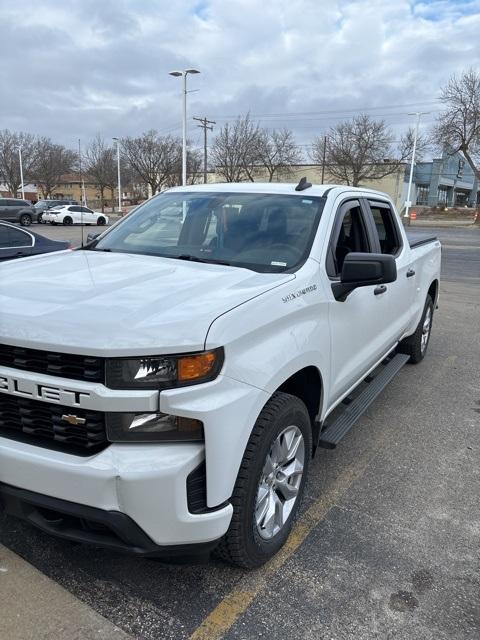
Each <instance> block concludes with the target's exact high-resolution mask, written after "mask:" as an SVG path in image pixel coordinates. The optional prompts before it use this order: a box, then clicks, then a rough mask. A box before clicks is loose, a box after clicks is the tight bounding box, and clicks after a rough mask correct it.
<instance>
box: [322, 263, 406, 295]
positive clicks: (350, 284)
mask: <svg viewBox="0 0 480 640" xmlns="http://www.w3.org/2000/svg"><path fill="white" fill-rule="evenodd" d="M396 279H397V264H396V262H395V258H394V257H393V256H392V255H390V254H386V253H355V252H352V253H347V255H346V256H345V260H344V262H343V267H342V273H341V275H340V282H334V283H333V284H332V291H333V295H334V296H335V298H336V300H341V301H343V300H345V299H346V297H347V295H348V294H349V293H350V292H351V291H353V290H354V289H356V288H357V287H368V286H371V285H378V284H387V283H388V282H395V280H396Z"/></svg>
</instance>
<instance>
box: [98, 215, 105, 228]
mask: <svg viewBox="0 0 480 640" xmlns="http://www.w3.org/2000/svg"><path fill="white" fill-rule="evenodd" d="M106 222H107V221H106V220H105V218H104V217H103V216H100V218H98V220H97V224H98V226H99V227H103V226H104V225H105V223H106Z"/></svg>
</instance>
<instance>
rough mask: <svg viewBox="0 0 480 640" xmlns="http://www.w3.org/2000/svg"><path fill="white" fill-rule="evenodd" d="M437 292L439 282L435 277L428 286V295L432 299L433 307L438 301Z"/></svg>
mask: <svg viewBox="0 0 480 640" xmlns="http://www.w3.org/2000/svg"><path fill="white" fill-rule="evenodd" d="M438 293H439V282H438V280H437V279H436V278H435V280H433V281H432V282H431V283H430V286H429V287H428V295H429V296H430V297H431V299H432V300H433V307H434V308H435V307H436V306H437V302H438Z"/></svg>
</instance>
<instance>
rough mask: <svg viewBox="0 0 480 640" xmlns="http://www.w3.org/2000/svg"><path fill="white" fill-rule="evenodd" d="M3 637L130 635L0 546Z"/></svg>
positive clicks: (78, 639) (105, 639)
mask: <svg viewBox="0 0 480 640" xmlns="http://www.w3.org/2000/svg"><path fill="white" fill-rule="evenodd" d="M0 603H1V605H0V609H1V614H0V638H2V639H5V640H7V639H8V640H93V639H94V638H95V639H96V640H113V639H115V640H128V639H131V636H129V635H127V634H126V633H125V632H123V631H122V630H121V629H119V628H118V627H116V626H115V625H113V624H112V623H111V622H109V621H108V620H106V619H105V618H104V617H103V616H101V615H100V614H98V613H97V612H96V611H94V610H93V609H92V608H91V607H89V606H88V605H86V604H84V603H83V602H81V601H80V600H78V599H77V598H75V597H74V596H73V595H72V594H71V593H69V592H68V591H66V590H65V589H64V588H63V587H61V586H60V585H58V584H56V583H55V582H53V581H52V580H50V578H47V577H46V576H45V575H43V573H40V571H37V569H35V568H34V567H32V566H31V565H30V564H28V562H25V560H22V558H20V557H19V556H17V555H16V554H14V553H13V552H12V551H10V550H9V549H7V548H6V547H3V546H2V545H0Z"/></svg>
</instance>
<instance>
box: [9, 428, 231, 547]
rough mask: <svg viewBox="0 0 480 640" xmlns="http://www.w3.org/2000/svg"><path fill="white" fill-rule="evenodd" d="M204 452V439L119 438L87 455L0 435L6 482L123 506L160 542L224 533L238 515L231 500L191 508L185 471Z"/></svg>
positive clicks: (81, 502) (102, 506)
mask: <svg viewBox="0 0 480 640" xmlns="http://www.w3.org/2000/svg"><path fill="white" fill-rule="evenodd" d="M203 459H204V447H203V445H200V444H188V445H187V444H162V445H148V446H144V445H127V444H114V445H111V446H110V447H108V448H107V449H105V450H104V451H101V452H100V453H98V454H97V455H95V456H92V457H88V458H82V457H79V456H74V455H69V454H65V453H63V452H58V451H52V450H48V449H42V448H40V447H36V446H33V445H29V444H25V443H22V442H17V441H12V440H9V439H7V438H0V483H3V484H6V485H9V486H11V487H15V488H17V489H23V490H26V491H31V490H32V489H33V488H34V489H35V491H36V492H38V493H39V494H41V495H43V496H49V497H51V498H55V499H57V500H60V501H65V502H68V503H69V504H71V503H74V504H76V505H78V506H83V507H92V508H94V509H97V510H101V511H104V512H109V513H113V512H117V513H120V514H121V515H124V516H126V517H128V518H129V519H131V520H132V521H133V522H134V523H135V524H136V525H137V526H138V527H139V528H140V529H141V530H142V531H143V532H144V534H145V535H146V536H147V537H148V538H149V539H150V540H151V541H152V543H153V544H155V545H157V546H171V545H175V546H177V545H186V544H199V543H205V542H212V541H215V540H218V538H220V537H221V536H222V535H223V534H224V533H225V532H226V530H227V529H228V526H229V524H230V520H231V517H232V506H231V505H230V504H229V503H227V504H223V505H221V506H220V507H219V508H217V509H214V510H205V512H204V513H198V514H197V513H195V514H194V513H190V511H189V509H188V501H187V488H186V484H187V478H188V476H189V474H190V473H191V472H192V471H194V470H195V469H197V468H198V466H199V465H200V464H201V463H202V461H203ZM37 526H38V523H37ZM51 532H53V533H55V531H51ZM57 534H59V531H58V530H57Z"/></svg>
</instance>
